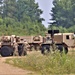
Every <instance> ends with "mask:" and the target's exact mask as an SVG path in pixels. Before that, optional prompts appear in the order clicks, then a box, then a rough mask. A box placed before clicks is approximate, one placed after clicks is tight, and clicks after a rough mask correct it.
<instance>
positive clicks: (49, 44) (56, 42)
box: [41, 30, 75, 54]
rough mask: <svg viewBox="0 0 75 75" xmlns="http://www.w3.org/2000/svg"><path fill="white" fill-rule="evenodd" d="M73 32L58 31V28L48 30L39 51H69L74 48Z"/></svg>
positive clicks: (74, 37)
mask: <svg viewBox="0 0 75 75" xmlns="http://www.w3.org/2000/svg"><path fill="white" fill-rule="evenodd" d="M74 35H75V34H74V33H59V30H48V34H46V37H45V41H44V43H43V44H42V45H41V53H42V54H45V51H47V52H50V51H51V50H52V51H55V50H59V51H60V52H65V53H68V52H71V51H72V50H75V36H74Z"/></svg>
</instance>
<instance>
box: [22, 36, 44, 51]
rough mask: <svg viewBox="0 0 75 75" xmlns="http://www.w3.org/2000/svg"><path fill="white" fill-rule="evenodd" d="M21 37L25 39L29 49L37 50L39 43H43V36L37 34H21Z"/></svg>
mask: <svg viewBox="0 0 75 75" xmlns="http://www.w3.org/2000/svg"><path fill="white" fill-rule="evenodd" d="M21 38H22V39H26V40H27V42H28V44H29V45H30V50H31V51H32V50H39V49H40V47H41V44H42V43H43V37H42V36H41V35H37V36H21Z"/></svg>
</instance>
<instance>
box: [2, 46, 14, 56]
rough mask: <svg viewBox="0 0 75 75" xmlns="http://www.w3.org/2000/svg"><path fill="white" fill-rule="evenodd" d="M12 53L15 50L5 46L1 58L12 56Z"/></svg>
mask: <svg viewBox="0 0 75 75" xmlns="http://www.w3.org/2000/svg"><path fill="white" fill-rule="evenodd" d="M12 53H13V49H12V48H10V47H8V46H3V47H2V48H1V56H2V57H8V56H12Z"/></svg>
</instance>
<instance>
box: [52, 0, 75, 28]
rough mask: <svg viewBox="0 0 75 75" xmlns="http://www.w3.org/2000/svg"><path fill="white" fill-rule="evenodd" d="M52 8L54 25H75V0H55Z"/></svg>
mask: <svg viewBox="0 0 75 75" xmlns="http://www.w3.org/2000/svg"><path fill="white" fill-rule="evenodd" d="M53 5H54V7H53V8H52V14H51V15H52V19H51V20H52V21H53V23H51V24H52V25H53V24H55V25H58V26H62V27H66V28H68V27H71V26H74V25H75V13H74V12H75V1H74V0H54V1H53Z"/></svg>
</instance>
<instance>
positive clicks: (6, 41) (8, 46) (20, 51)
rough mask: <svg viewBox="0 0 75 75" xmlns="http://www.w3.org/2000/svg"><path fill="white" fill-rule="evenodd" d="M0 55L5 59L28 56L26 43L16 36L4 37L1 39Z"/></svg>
mask: <svg viewBox="0 0 75 75" xmlns="http://www.w3.org/2000/svg"><path fill="white" fill-rule="evenodd" d="M0 54H1V56H3V57H7V56H13V55H15V56H17V55H19V56H22V55H26V54H27V52H26V47H25V41H24V40H23V39H22V40H21V39H20V37H19V36H15V35H11V36H2V37H1V39H0Z"/></svg>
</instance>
